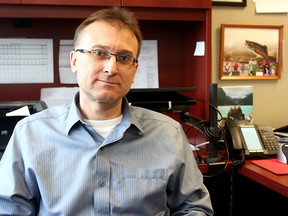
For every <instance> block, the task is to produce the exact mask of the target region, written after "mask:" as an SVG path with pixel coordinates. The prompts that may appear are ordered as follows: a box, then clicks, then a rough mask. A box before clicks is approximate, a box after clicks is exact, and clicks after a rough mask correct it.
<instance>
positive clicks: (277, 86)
mask: <svg viewBox="0 0 288 216" xmlns="http://www.w3.org/2000/svg"><path fill="white" fill-rule="evenodd" d="M252 1H253V0H247V6H246V7H228V6H213V8H212V82H214V83H218V86H219V87H220V86H246V85H252V86H253V104H254V117H255V118H254V123H256V124H263V125H271V126H272V127H275V128H277V127H280V126H283V125H286V124H288V65H287V59H286V58H287V57H286V53H287V50H288V43H285V41H287V30H286V29H287V24H288V14H286V13H283V14H276V13H275V14H257V13H256V9H255V4H254V3H253V2H252ZM222 23H223V24H257V25H284V34H283V39H284V47H283V62H282V63H283V66H282V73H281V79H279V80H254V81H253V80H244V81H240V80H230V81H226V80H225V81H224V80H220V79H219V61H220V60H219V54H220V28H221V24H222Z"/></svg>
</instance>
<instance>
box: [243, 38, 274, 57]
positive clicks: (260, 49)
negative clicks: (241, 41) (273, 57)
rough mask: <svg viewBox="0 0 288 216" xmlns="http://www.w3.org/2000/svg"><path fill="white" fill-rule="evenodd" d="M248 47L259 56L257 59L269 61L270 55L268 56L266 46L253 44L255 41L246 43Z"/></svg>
mask: <svg viewBox="0 0 288 216" xmlns="http://www.w3.org/2000/svg"><path fill="white" fill-rule="evenodd" d="M245 45H246V47H247V48H248V49H249V50H250V51H251V52H253V53H254V54H256V55H257V57H258V58H259V57H260V58H262V59H263V60H265V61H268V59H269V55H268V49H267V46H266V45H261V44H259V43H256V42H253V41H248V40H246V41H245Z"/></svg>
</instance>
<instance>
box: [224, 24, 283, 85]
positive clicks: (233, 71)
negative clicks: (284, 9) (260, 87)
mask: <svg viewBox="0 0 288 216" xmlns="http://www.w3.org/2000/svg"><path fill="white" fill-rule="evenodd" d="M282 46H283V26H282V25H238V24H222V25H221V48H220V79H221V80H277V79H280V78H281V69H282Z"/></svg>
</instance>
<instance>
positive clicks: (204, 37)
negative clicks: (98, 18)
mask: <svg viewBox="0 0 288 216" xmlns="http://www.w3.org/2000/svg"><path fill="white" fill-rule="evenodd" d="M0 1H1V0H0ZM45 2H46V3H47V2H48V0H37V1H36V0H34V1H33V0H22V4H17V5H12V4H7V5H5V4H1V7H0V26H1V27H2V29H4V28H5V31H4V30H0V37H1V38H9V37H26V38H52V39H53V49H54V83H48V84H45V83H39V84H0V92H1V94H0V101H13V100H39V99H40V89H41V88H44V87H59V86H71V85H67V84H66V85H63V84H61V83H60V79H59V68H58V67H59V65H58V53H59V41H60V40H61V39H72V38H73V35H74V31H75V29H76V27H77V26H78V25H79V24H80V23H81V22H82V21H83V19H85V18H86V17H87V16H88V15H89V14H91V13H93V12H94V11H96V10H99V9H100V8H103V7H104V2H105V5H108V6H109V5H110V4H114V3H116V4H118V3H117V2H122V4H123V6H125V7H127V8H129V9H130V10H131V11H133V12H134V13H135V16H136V17H137V18H138V19H139V23H140V26H141V31H142V33H143V37H144V39H145V40H157V45H158V68H159V86H160V87H196V88H197V91H196V92H195V93H193V95H192V96H193V97H194V98H197V99H200V100H205V101H207V102H209V84H210V83H211V7H212V6H211V0H201V1H198V0H121V1H119V0H109V1H107V0H103V1H102V0H98V1H96V0H86V1H85V4H87V5H83V4H82V2H83V1H80V0H79V1H78V0H77V1H76V0H66V1H65V0H57V1H56V0H54V1H53V0H49V2H50V3H51V5H42V3H45ZM53 2H55V5H53V4H52V3H53ZM78 2H81V4H82V5H79V6H77V7H76V6H75V5H77V4H78ZM26 3H27V4H26ZM28 3H29V4H28ZM32 3H34V4H32ZM40 3H41V4H40ZM56 4H63V5H64V4H65V7H64V6H63V5H56ZM73 4H74V5H73ZM88 4H93V6H91V5H89V6H88ZM102 4H103V5H102ZM15 18H18V19H28V20H29V21H30V22H31V27H29V28H27V26H26V27H25V26H23V27H21V26H20V27H19V26H18V27H14V26H13V21H14V20H15ZM20 23H21V22H20ZM202 41H204V43H205V55H204V56H195V55H194V51H195V48H196V44H197V42H202ZM67 58H68V56H67ZM0 72H1V73H2V72H3V73H5V71H0ZM3 92H5V93H3ZM208 108H209V107H208V106H207V105H206V104H205V103H201V102H199V103H197V104H196V105H195V106H193V107H192V110H191V112H192V113H193V114H195V115H197V116H199V117H202V118H205V119H207V118H208V116H209V111H208Z"/></svg>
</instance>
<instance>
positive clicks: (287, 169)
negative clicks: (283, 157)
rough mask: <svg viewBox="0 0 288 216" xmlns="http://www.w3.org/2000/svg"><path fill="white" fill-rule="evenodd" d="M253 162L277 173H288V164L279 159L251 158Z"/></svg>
mask: <svg viewBox="0 0 288 216" xmlns="http://www.w3.org/2000/svg"><path fill="white" fill-rule="evenodd" d="M251 162H252V163H253V164H256V165H258V166H260V167H262V168H264V169H266V170H268V171H270V172H273V173H275V174H277V175H287V174H288V164H284V163H281V162H279V161H278V160H277V159H261V160H251Z"/></svg>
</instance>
